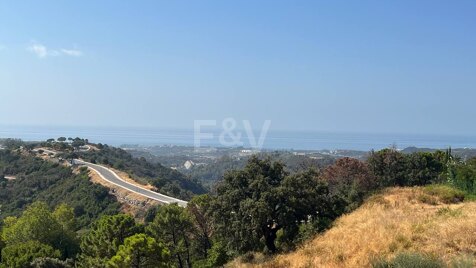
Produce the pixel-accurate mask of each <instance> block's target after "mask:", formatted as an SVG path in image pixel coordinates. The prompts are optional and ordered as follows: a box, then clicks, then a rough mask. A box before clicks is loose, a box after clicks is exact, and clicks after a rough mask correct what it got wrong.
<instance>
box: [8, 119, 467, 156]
mask: <svg viewBox="0 0 476 268" xmlns="http://www.w3.org/2000/svg"><path fill="white" fill-rule="evenodd" d="M201 133H202V138H200V139H197V137H198V138H199V136H197V134H196V133H195V131H194V130H193V129H172V128H141V127H72V126H5V125H3V126H2V125H0V138H17V139H22V140H24V141H41V140H47V139H49V138H58V137H61V136H63V137H67V138H68V137H72V138H75V137H80V138H84V139H88V140H89V141H90V142H93V143H103V144H109V145H113V146H122V145H139V146H155V145H159V146H162V145H163V146H166V145H177V146H198V142H197V140H199V142H200V144H199V146H200V147H205V146H206V147H244V148H252V149H265V150H360V151H369V150H372V149H374V150H379V149H383V148H388V147H390V146H395V147H397V148H399V149H404V148H407V147H419V148H434V149H444V148H448V147H452V148H476V135H472V136H471V135H466V136H464V135H442V134H441V135H440V134H401V133H393V134H392V133H351V132H325V131H280V130H272V129H270V130H269V131H268V132H267V133H266V135H263V136H262V137H261V138H262V139H261V141H262V144H261V146H260V144H259V142H260V134H261V133H260V130H257V131H252V132H249V131H248V132H246V131H244V130H243V131H240V130H235V131H233V132H229V133H227V132H223V130H220V129H201ZM204 133H205V135H208V136H207V137H205V135H203V134H204ZM250 136H251V137H250Z"/></svg>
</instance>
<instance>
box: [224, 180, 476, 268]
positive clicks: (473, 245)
mask: <svg viewBox="0 0 476 268" xmlns="http://www.w3.org/2000/svg"><path fill="white" fill-rule="evenodd" d="M431 194H434V193H433V192H432V188H389V189H387V190H385V191H384V192H383V193H381V194H378V195H375V196H373V197H371V198H369V199H368V200H367V201H366V202H365V203H364V204H363V205H362V206H361V207H360V208H358V209H357V210H355V211H354V212H352V213H350V214H347V215H344V216H342V217H340V218H339V219H338V220H337V221H336V222H335V224H334V226H333V227H332V228H331V229H329V230H328V231H326V232H324V233H323V234H321V235H318V236H317V237H315V238H314V239H313V240H312V241H309V242H307V243H305V244H304V246H302V247H301V248H299V249H298V250H296V251H295V252H292V253H289V254H282V255H278V256H277V257H275V258H274V259H272V260H268V261H264V262H261V263H257V262H259V260H257V259H259V258H255V260H254V262H255V263H253V261H251V263H244V261H243V260H242V259H241V260H239V261H235V262H233V263H231V264H230V267H256V266H257V267H283V268H284V267H369V266H371V265H372V263H375V262H376V261H377V260H378V259H380V260H382V259H385V260H389V259H392V258H394V257H395V256H397V255H399V253H402V252H407V253H410V252H412V253H418V254H422V255H423V256H433V257H434V258H438V259H439V260H438V261H441V262H444V263H446V264H448V265H453V267H474V266H473V265H474V257H471V256H474V253H475V252H476V202H462V203H455V204H447V203H448V202H453V201H457V200H452V199H451V198H450V199H448V198H447V199H444V198H442V197H441V196H438V195H431ZM443 201H445V202H443ZM465 254H466V255H465ZM470 255H471V256H470ZM261 257H262V256H261ZM262 258H264V257H262ZM456 263H458V264H459V265H460V266H455V264H456ZM431 267H434V266H431ZM437 267H439V266H437Z"/></svg>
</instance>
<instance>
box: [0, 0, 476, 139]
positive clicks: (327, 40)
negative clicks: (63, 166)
mask: <svg viewBox="0 0 476 268" xmlns="http://www.w3.org/2000/svg"><path fill="white" fill-rule="evenodd" d="M475 14H476V1H473V0H470V1H463V0H458V1H434V0H431V1H423V0H418V1H415V0H411V1H327V2H321V1H219V0H217V1H2V2H1V3H0V125H2V124H3V125H12V124H15V125H31V124H34V125H80V126H147V127H182V128H192V127H193V121H194V120H195V119H214V120H219V121H220V120H222V119H224V118H226V117H234V118H236V119H237V120H242V119H248V120H250V121H251V123H252V124H253V125H255V126H256V127H259V126H260V125H261V124H262V123H263V121H264V120H266V119H270V120H271V121H272V128H273V129H285V130H293V129H299V130H304V129H305V130H327V131H357V132H402V133H434V132H440V133H453V134H474V133H475V132H476V123H475V118H476V107H475V104H476V15H475Z"/></svg>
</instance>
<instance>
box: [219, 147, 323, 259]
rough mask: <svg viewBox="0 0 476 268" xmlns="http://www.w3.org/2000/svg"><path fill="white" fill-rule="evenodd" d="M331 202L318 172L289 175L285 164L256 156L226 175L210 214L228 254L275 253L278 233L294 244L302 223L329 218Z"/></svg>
mask: <svg viewBox="0 0 476 268" xmlns="http://www.w3.org/2000/svg"><path fill="white" fill-rule="evenodd" d="M327 198H328V190H327V186H326V185H325V184H324V183H323V182H322V181H319V180H318V177H317V173H316V172H315V171H309V172H306V173H301V174H296V175H293V176H289V175H288V174H287V173H286V172H285V170H284V166H283V165H282V164H281V163H279V162H271V160H270V159H269V158H268V159H263V160H262V159H259V158H258V157H256V156H253V157H251V158H250V159H249V161H248V163H247V165H246V167H245V168H244V169H243V170H235V171H232V172H229V173H227V174H226V175H225V177H224V179H223V181H222V182H221V184H220V185H219V186H218V187H217V196H216V198H214V200H213V201H212V206H211V209H210V211H212V212H211V214H212V217H213V222H214V225H215V228H216V231H217V233H218V235H219V236H220V237H221V239H220V240H222V241H225V242H227V243H228V248H229V249H230V250H232V251H234V252H237V253H244V252H248V251H252V250H262V248H263V246H266V248H267V250H268V251H270V252H276V251H277V247H276V245H275V240H276V238H277V232H278V231H279V230H281V229H282V230H283V232H284V236H285V237H286V240H287V241H290V240H292V239H293V238H294V237H295V235H296V234H297V230H298V226H299V224H300V223H301V222H305V221H307V220H309V219H311V218H314V219H316V220H319V218H321V216H320V215H323V216H324V215H327V214H328V213H327V210H328V208H326V207H328V206H327ZM324 217H325V216H324ZM321 220H324V219H323V218H321Z"/></svg>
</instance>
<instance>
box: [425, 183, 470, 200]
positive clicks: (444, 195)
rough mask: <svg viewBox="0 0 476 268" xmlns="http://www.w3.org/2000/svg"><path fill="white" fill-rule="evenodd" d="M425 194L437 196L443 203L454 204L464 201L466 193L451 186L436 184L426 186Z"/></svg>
mask: <svg viewBox="0 0 476 268" xmlns="http://www.w3.org/2000/svg"><path fill="white" fill-rule="evenodd" d="M424 192H425V193H427V194H429V195H433V196H437V197H439V198H440V200H441V201H442V202H443V203H446V204H453V203H459V202H462V201H464V198H465V195H466V194H465V192H463V191H461V190H458V189H455V188H453V187H451V186H449V185H442V184H434V185H428V186H425V188H424Z"/></svg>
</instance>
